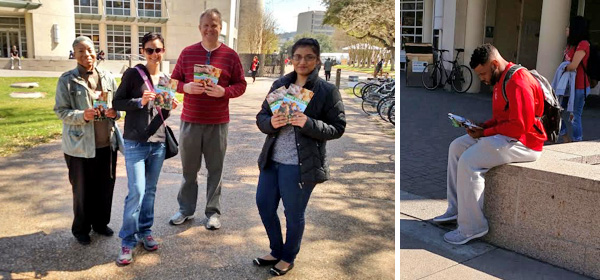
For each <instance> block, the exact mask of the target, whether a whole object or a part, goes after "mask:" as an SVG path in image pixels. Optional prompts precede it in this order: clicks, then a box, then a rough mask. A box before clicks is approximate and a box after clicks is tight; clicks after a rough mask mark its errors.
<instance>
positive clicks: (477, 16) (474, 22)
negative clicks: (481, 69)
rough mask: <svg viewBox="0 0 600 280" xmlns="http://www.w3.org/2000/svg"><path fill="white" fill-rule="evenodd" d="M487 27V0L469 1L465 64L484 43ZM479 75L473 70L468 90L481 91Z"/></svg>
mask: <svg viewBox="0 0 600 280" xmlns="http://www.w3.org/2000/svg"><path fill="white" fill-rule="evenodd" d="M484 28H485V0H469V2H468V3H467V24H466V30H465V52H464V54H463V55H464V59H463V61H464V64H466V65H467V66H468V65H469V61H471V54H473V51H474V50H475V48H477V47H478V46H479V45H481V44H482V43H483V39H484V33H483V31H484ZM480 84H481V82H480V80H479V77H478V76H477V75H476V74H475V71H473V82H472V83H471V88H469V90H468V92H479V88H480Z"/></svg>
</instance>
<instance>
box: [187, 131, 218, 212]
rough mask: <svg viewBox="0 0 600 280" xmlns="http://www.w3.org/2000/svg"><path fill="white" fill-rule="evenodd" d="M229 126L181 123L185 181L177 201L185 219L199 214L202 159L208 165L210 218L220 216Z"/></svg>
mask: <svg viewBox="0 0 600 280" xmlns="http://www.w3.org/2000/svg"><path fill="white" fill-rule="evenodd" d="M227 132H228V124H226V123H224V124H196V123H189V122H184V121H182V122H181V128H180V135H179V149H180V154H181V164H182V166H183V181H182V183H181V188H180V189H179V195H178V196H177V201H178V202H179V212H181V213H182V214H184V215H186V216H190V215H193V214H194V212H196V202H197V200H198V172H199V171H200V167H202V156H204V161H205V162H206V170H207V171H208V178H207V180H206V208H205V209H204V213H205V214H206V217H208V218H210V217H211V216H212V215H217V217H219V216H220V215H221V206H220V203H219V200H220V198H221V178H222V174H223V162H224V160H225V151H226V150H227Z"/></svg>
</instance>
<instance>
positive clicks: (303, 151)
mask: <svg viewBox="0 0 600 280" xmlns="http://www.w3.org/2000/svg"><path fill="white" fill-rule="evenodd" d="M320 53H321V51H320V46H319V42H318V41H317V40H315V39H312V38H302V39H300V40H298V41H297V42H296V43H295V44H294V45H293V46H292V54H293V56H292V64H293V66H294V71H293V72H291V73H289V74H287V75H285V76H283V77H282V78H280V79H279V80H277V81H275V82H274V83H273V86H272V87H271V90H270V91H269V92H272V91H273V90H275V89H277V88H279V87H281V86H285V87H289V86H290V85H291V84H296V85H298V86H301V87H304V88H305V89H308V90H311V91H313V92H314V96H313V97H312V99H311V100H310V102H309V103H308V106H307V107H306V109H305V111H304V112H300V111H296V112H294V113H293V117H292V119H291V124H288V123H287V116H286V115H285V114H275V115H273V114H272V112H271V109H270V107H269V103H268V102H267V100H266V99H265V101H264V102H263V104H262V108H261V110H260V112H259V113H258V115H257V116H256V125H257V126H258V128H259V129H260V131H261V132H263V133H265V134H267V137H266V140H265V143H264V145H263V148H262V151H261V154H260V156H259V158H258V166H259V169H260V175H259V178H258V188H257V190H256V205H257V207H258V212H259V214H260V218H261V220H262V223H263V225H264V227H265V230H266V232H267V236H268V237H269V244H270V245H269V247H270V248H271V252H270V253H269V254H267V255H265V256H263V257H260V258H256V259H254V260H253V263H254V264H255V265H257V266H266V265H274V266H273V267H272V268H271V270H270V273H271V274H273V275H275V276H280V275H284V274H286V273H287V272H288V271H290V270H291V269H292V268H293V267H294V260H295V259H296V255H297V254H298V252H299V251H300V243H301V241H302V235H303V233H304V225H305V220H304V213H305V210H306V206H307V205H308V200H309V198H310V194H311V193H312V191H313V189H314V187H315V186H316V184H318V183H322V182H324V181H326V180H327V179H329V166H328V164H327V162H328V161H327V154H326V148H325V146H326V143H327V141H328V140H333V139H337V138H340V137H341V136H342V135H343V134H344V131H345V129H346V116H345V112H344V104H343V103H342V97H341V95H340V92H339V91H338V89H337V88H336V87H335V86H334V85H332V84H330V83H328V82H326V81H324V80H323V79H320V78H319V77H318V73H319V72H318V69H317V64H318V63H319V55H320ZM280 200H282V201H283V206H284V207H285V211H284V213H285V219H286V238H285V243H284V239H283V235H282V232H281V225H280V222H279V217H278V216H277V208H278V206H279V201H280Z"/></svg>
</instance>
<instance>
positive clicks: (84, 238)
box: [74, 234, 92, 246]
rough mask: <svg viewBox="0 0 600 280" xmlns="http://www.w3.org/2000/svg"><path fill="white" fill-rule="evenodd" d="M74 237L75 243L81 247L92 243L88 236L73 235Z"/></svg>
mask: <svg viewBox="0 0 600 280" xmlns="http://www.w3.org/2000/svg"><path fill="white" fill-rule="evenodd" d="M74 236H75V239H77V242H79V244H81V245H84V246H85V245H90V243H91V242H92V239H91V238H90V236H89V235H88V234H74Z"/></svg>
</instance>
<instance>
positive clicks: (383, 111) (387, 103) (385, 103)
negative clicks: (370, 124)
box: [377, 96, 394, 122]
mask: <svg viewBox="0 0 600 280" xmlns="http://www.w3.org/2000/svg"><path fill="white" fill-rule="evenodd" d="M393 102H394V96H386V97H384V98H382V99H381V100H379V103H377V113H379V117H381V119H382V120H384V121H386V122H387V121H389V120H388V117H387V115H388V111H389V110H390V107H391V105H392V103H393Z"/></svg>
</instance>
